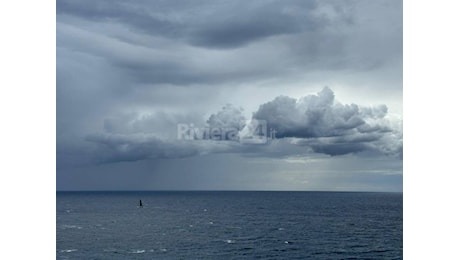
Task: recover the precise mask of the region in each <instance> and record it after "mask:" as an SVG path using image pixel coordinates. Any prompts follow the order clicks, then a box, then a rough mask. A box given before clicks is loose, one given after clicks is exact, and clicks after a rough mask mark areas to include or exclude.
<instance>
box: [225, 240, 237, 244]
mask: <svg viewBox="0 0 460 260" xmlns="http://www.w3.org/2000/svg"><path fill="white" fill-rule="evenodd" d="M225 242H227V244H233V243H235V240H231V239H227V240H225Z"/></svg>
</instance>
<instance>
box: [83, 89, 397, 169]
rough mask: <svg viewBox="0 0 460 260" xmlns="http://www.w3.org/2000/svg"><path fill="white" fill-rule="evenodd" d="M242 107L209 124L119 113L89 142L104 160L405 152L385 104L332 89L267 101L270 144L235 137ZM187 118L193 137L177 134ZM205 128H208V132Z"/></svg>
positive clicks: (264, 116) (262, 116)
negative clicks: (346, 97)
mask: <svg viewBox="0 0 460 260" xmlns="http://www.w3.org/2000/svg"><path fill="white" fill-rule="evenodd" d="M242 111H243V109H242V108H237V107H234V106H232V105H230V104H227V105H225V106H224V107H223V108H222V109H221V110H220V111H217V112H216V113H213V114H211V116H210V117H209V119H208V120H207V121H206V124H204V120H201V119H200V118H199V117H198V116H195V117H190V116H184V115H182V116H179V115H168V114H165V113H157V114H149V115H143V116H139V115H137V114H125V115H119V116H117V117H113V118H107V119H105V120H104V131H103V132H102V133H98V134H90V135H87V137H86V141H88V142H90V143H92V144H93V145H94V147H93V152H94V156H95V160H96V161H99V162H105V163H107V162H116V161H138V160H146V159H154V158H183V157H190V156H196V155H202V154H208V153H240V154H245V155H246V156H255V157H278V158H279V157H281V158H282V157H286V156H293V155H302V154H303V155H305V154H311V153H319V154H327V155H331V156H337V155H345V154H351V153H353V154H363V155H369V154H385V155H389V156H397V157H398V156H399V157H400V156H402V154H401V153H402V134H401V133H400V132H399V129H392V128H391V126H390V125H389V123H388V122H387V120H386V118H385V116H386V113H387V108H386V106H384V105H380V106H375V107H360V106H358V105H355V104H351V105H343V104H341V103H339V102H337V101H335V95H334V93H333V91H332V90H331V89H329V88H327V87H325V88H324V89H323V90H322V91H320V92H319V93H318V94H317V95H308V96H305V97H303V98H300V99H293V98H289V97H285V96H284V97H277V98H275V99H274V100H273V101H270V102H267V103H265V104H262V105H261V106H260V108H259V110H258V111H256V112H255V113H254V114H253V118H254V119H257V120H265V121H266V122H267V127H268V129H269V130H275V131H276V132H275V138H276V140H273V141H271V140H268V141H267V143H265V144H259V145H248V144H245V143H241V142H239V139H238V138H234V137H235V136H236V137H237V136H238V134H241V133H242V132H243V131H244V124H245V123H246V118H245V117H244V115H243V113H242ZM194 120H195V121H194ZM184 122H188V123H193V124H190V125H193V127H196V129H200V131H198V130H193V131H196V132H195V133H196V135H192V138H190V139H188V140H184V139H182V138H181V136H180V135H179V134H178V132H179V129H178V125H179V124H184ZM186 126H187V127H188V126H189V125H188V124H187V125H186ZM200 127H202V128H200ZM201 129H204V130H201ZM210 129H211V130H210ZM176 130H177V131H176ZM213 130H222V131H226V132H225V133H227V134H228V131H235V133H233V135H234V136H227V134H222V133H221V132H219V134H220V135H219V138H217V139H215V138H214V139H213V138H210V137H209V136H210V133H209V132H212V131H213ZM188 131H190V130H188ZM203 131H208V132H207V133H206V134H203V133H204V132H203ZM200 134H203V135H200ZM227 137H228V138H227ZM230 137H232V138H230Z"/></svg>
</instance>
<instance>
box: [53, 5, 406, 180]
mask: <svg viewBox="0 0 460 260" xmlns="http://www.w3.org/2000/svg"><path fill="white" fill-rule="evenodd" d="M56 12H57V14H56V65H57V66H56V83H57V85H56V108H57V114H56V130H57V135H56V141H57V147H56V150H57V154H56V156H57V164H56V165H57V169H58V170H57V183H58V184H57V186H58V188H62V189H69V188H70V187H71V188H72V189H78V187H77V186H78V185H77V186H72V185H73V184H71V183H72V182H73V181H75V183H81V186H80V188H85V187H92V188H97V187H99V188H101V189H110V188H111V187H109V186H104V184H103V183H104V181H96V179H97V178H96V177H94V176H93V175H91V174H96V173H97V174H101V176H106V177H104V178H110V177H108V176H110V172H115V171H116V172H118V175H117V176H118V177H116V178H115V177H114V178H115V179H114V180H111V182H110V183H111V184H110V185H113V187H118V186H117V185H116V183H125V182H126V180H127V179H126V177H123V176H124V175H123V174H122V172H121V170H120V169H117V165H122V168H121V169H123V171H128V172H137V171H140V172H142V173H143V174H145V176H144V177H145V178H146V179H150V177H148V176H149V175H148V174H153V175H155V178H153V179H156V180H160V179H161V180H168V181H164V183H163V182H162V183H163V184H162V185H163V186H162V185H160V186H155V185H156V184H155V185H154V184H151V186H148V185H147V186H142V185H143V184H142V185H141V186H142V187H143V188H148V187H155V188H161V187H172V188H174V187H175V186H174V178H173V177H168V176H176V177H177V178H179V177H178V176H181V177H180V178H183V179H187V180H188V181H189V182H190V183H194V185H196V187H198V188H199V187H206V188H209V187H214V186H213V185H217V186H215V187H224V186H225V187H227V188H228V187H234V188H236V189H238V187H243V186H244V187H245V188H248V189H249V188H250V187H254V188H263V187H278V186H277V183H276V182H277V181H279V183H283V184H282V185H285V186H283V187H297V188H298V187H300V186H299V185H297V184H296V185H294V184H292V183H291V184H288V182H289V181H288V180H287V179H282V178H283V177H282V176H283V174H284V173H283V172H285V171H287V170H285V169H289V171H290V172H291V173H292V174H294V172H295V174H294V175H295V176H298V174H301V172H305V171H307V169H311V170H312V169H313V168H309V167H310V163H311V162H313V161H315V160H319V161H321V164H320V165H315V168H314V170H315V171H316V172H321V171H322V170H324V169H328V167H329V166H328V165H329V164H328V160H330V161H334V162H339V161H340V163H343V164H347V162H350V165H351V164H353V165H356V163H357V162H359V161H362V162H363V164H362V165H365V164H366V163H365V162H368V160H371V161H372V160H373V162H375V169H371V168H369V167H368V168H366V170H369V171H371V170H372V171H374V173H373V174H377V173H375V172H377V171H378V172H379V173H378V174H380V172H382V173H383V172H385V173H392V174H394V173H397V174H401V173H402V165H401V161H402V160H401V159H402V151H403V144H402V140H403V134H402V1H393V0H391V1H388V0H376V1H364V0H362V1H360V0H345V1H336V0H322V1H316V0H308V1H303V0H302V1H301V0H289V1H262V0H260V1H259V0H257V1H242V0H232V1H219V0H218V1H214V0H200V1H185V0H172V1H169V0H168V1H166V0H155V1H134V2H133V1H128V2H127V1H119V0H116V1H107V0H98V1H87V0H84V1H71V0H58V1H57V2H56ZM324 86H329V87H324ZM258 122H265V123H266V128H267V129H266V133H265V134H266V135H267V138H266V139H263V138H262V139H260V138H259V139H257V137H260V136H258V135H256V134H255V131H256V130H258V129H259V128H257V126H258V125H257V124H258ZM179 126H185V127H190V128H191V129H195V128H196V129H198V130H199V133H203V132H204V133H206V131H211V130H213V129H214V130H215V131H214V132H213V133H214V138H211V136H210V135H209V134H208V135H206V134H205V135H201V136H200V135H197V136H194V137H193V138H189V139H187V138H185V139H181V138H179V137H180V131H179V130H181V129H180V127H179ZM219 129H224V131H233V132H231V133H228V134H222V133H223V132H224V131H221V132H220V133H219ZM200 131H201V132H200ZM209 133H210V132H209ZM219 134H220V135H219ZM243 137H249V138H251V137H254V138H255V139H257V140H258V141H257V142H255V143H244V142H243V141H241V140H242V139H243ZM226 157H228V158H231V162H232V163H224V162H223V161H224V160H225V158H226ZM213 158H219V159H218V160H217V161H213ZM317 158H320V159H317ZM298 160H304V161H308V162H309V163H307V164H299V163H295V162H297V161H298ZM183 162H187V165H188V166H186V165H184V166H181V163H183ZM259 162H261V163H259ZM351 162H353V163H351ZM203 164H205V165H203ZM219 164H225V165H241V167H238V172H234V173H231V174H233V175H230V173H226V174H229V175H228V176H226V177H225V178H223V179H222V181H224V180H225V182H226V183H225V185H221V186H219V185H220V184H218V183H217V182H214V181H213V179H212V177H209V176H212V173H211V172H214V173H216V172H220V173H221V174H223V172H225V171H223V170H222V169H220V168H221V167H220V166H219ZM313 164H314V163H313ZM265 165H270V167H268V166H265ZM276 165H278V166H279V167H275V166H276ZM366 165H374V164H366ZM188 167H190V168H191V170H190V171H189V169H188ZM291 167H294V168H295V169H294V168H291ZM357 167H358V168H359V164H358V166H357ZM363 167H364V166H363ZM150 168H152V169H157V170H158V171H161V172H162V173H156V172H155V173H152V172H151V171H149V169H150ZM202 169H205V170H202ZM275 169H276V172H274V171H275ZM338 169H340V167H336V168H334V172H329V173H328V174H330V175H329V176H336V171H338ZM385 169H386V170H385ZM181 170H183V171H184V172H189V174H190V176H194V177H193V178H196V180H195V179H193V178H192V177H190V178H189V177H185V176H183V175H181V173H180V172H181ZM353 170H354V171H355V170H358V169H354V168H353ZM201 171H203V172H202V174H203V175H202V176H207V177H200V176H201V175H200V174H199V172H201ZM172 172H174V173H172ZM256 172H259V173H260V174H263V173H264V172H267V174H268V172H271V173H270V174H268V175H270V176H271V177H272V178H273V182H272V183H266V184H264V185H261V184H260V183H262V182H264V181H266V179H265V177H264V176H263V175H260V176H259V175H257V174H259V173H256ZM90 173H91V174H90ZM168 174H170V175H168ZM216 174H218V173H216ZM251 174H254V175H251ZM378 174H377V175H378ZM128 175H129V174H128ZM160 175H162V176H160ZM246 175H248V176H249V175H250V176H258V177H254V179H253V184H251V185H253V186H251V185H249V184H247V183H244V182H242V181H241V180H243V179H244V178H245V176H246ZM288 175H289V174H288ZM294 175H292V176H294ZM112 176H115V175H112ZM222 176H223V175H222ZM299 176H300V175H299ZM318 176H319V175H318ZM296 178H297V177H296ZM299 178H300V177H299ZM302 178H303V177H302ZM302 178H300V179H302ZM325 178H326V177H325ZM90 180H91V181H96V182H97V183H100V185H101V186H93V185H92V184H91V183H90V182H91V181H90ZM257 180H259V182H257ZM328 180H329V179H328ZM292 181H294V180H292ZM231 183H233V184H234V185H235V186H231V185H230V184H231ZM321 183H323V184H324V183H326V182H321ZM227 184H229V185H230V186H227ZM259 184H260V185H261V186H259ZM133 185H134V186H132V187H130V188H132V189H138V188H139V187H140V186H136V185H140V184H136V185H135V184H133ZM181 185H182V184H181ZM191 185H192V184H191ZM238 185H240V186H238ZM248 185H249V186H248ZM279 185H281V184H279ZM282 185H281V186H282ZM309 185H311V184H309ZM186 186H187V185H186V184H185V182H184V183H183V185H182V186H180V187H181V188H187V187H186ZM281 186H280V187H281ZM326 186H327V185H326ZM326 186H324V187H326ZM177 187H179V186H177ZM194 187H195V186H194ZM317 187H319V186H317ZM331 187H332V186H331ZM350 187H351V186H350ZM307 188H308V187H307Z"/></svg>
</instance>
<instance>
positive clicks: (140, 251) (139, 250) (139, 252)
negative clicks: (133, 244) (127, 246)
mask: <svg viewBox="0 0 460 260" xmlns="http://www.w3.org/2000/svg"><path fill="white" fill-rule="evenodd" d="M131 253H132V254H142V253H145V250H142V249H133V250H132V251H131Z"/></svg>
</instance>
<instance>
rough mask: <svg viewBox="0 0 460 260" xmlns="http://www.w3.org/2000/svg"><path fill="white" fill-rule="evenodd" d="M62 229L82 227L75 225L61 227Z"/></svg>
mask: <svg viewBox="0 0 460 260" xmlns="http://www.w3.org/2000/svg"><path fill="white" fill-rule="evenodd" d="M62 228H64V229H67V228H76V229H82V227H80V226H77V225H62Z"/></svg>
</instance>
